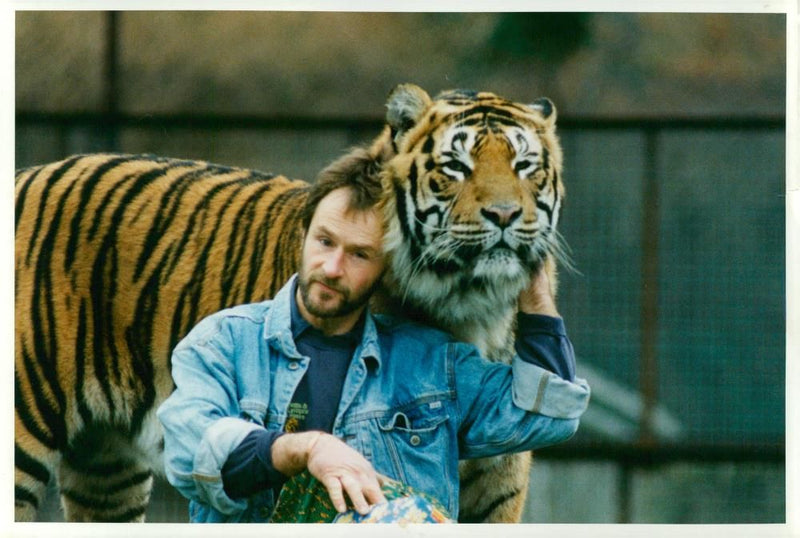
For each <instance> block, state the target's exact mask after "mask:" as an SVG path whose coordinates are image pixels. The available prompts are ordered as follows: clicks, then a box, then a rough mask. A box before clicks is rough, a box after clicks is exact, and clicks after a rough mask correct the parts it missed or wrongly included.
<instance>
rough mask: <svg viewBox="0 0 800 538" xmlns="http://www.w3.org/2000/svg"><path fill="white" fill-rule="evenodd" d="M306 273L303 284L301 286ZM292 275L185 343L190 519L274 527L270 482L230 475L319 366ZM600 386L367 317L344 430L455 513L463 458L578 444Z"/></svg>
mask: <svg viewBox="0 0 800 538" xmlns="http://www.w3.org/2000/svg"><path fill="white" fill-rule="evenodd" d="M294 278H296V277H293V280H294ZM292 282H293V281H290V282H289V283H288V284H287V285H286V286H284V288H282V289H281V291H280V292H279V293H278V294H277V295H276V296H275V298H274V300H272V301H265V302H262V303H258V304H249V305H242V306H237V307H234V308H230V309H227V310H223V311H221V312H218V313H216V314H214V315H212V316H210V317H208V318H206V319H204V320H203V321H201V322H200V323H199V324H198V325H197V326H196V327H195V328H194V329H193V330H192V331H191V332H190V333H189V335H188V336H187V337H186V338H184V339H183V340H182V341H181V342H180V343H179V344H178V346H177V347H176V348H175V350H174V352H173V355H172V375H173V378H174V381H175V385H176V387H177V388H176V390H175V391H174V392H173V393H172V395H171V396H170V397H169V398H168V399H167V400H166V401H165V402H164V404H162V405H161V407H160V408H159V410H158V417H159V419H160V420H161V423H162V424H163V426H164V429H165V443H164V451H165V454H164V461H165V466H166V475H167V479H168V480H169V482H170V483H171V484H172V485H173V486H175V487H176V488H177V489H178V490H179V491H180V492H181V493H182V494H183V495H184V496H186V497H187V498H189V499H190V500H191V502H190V519H191V520H192V521H193V522H223V521H230V522H237V521H238V522H257V521H268V519H269V516H270V515H271V513H272V510H273V508H274V501H275V499H273V494H272V491H271V489H270V488H265V489H264V490H263V491H261V492H259V493H257V494H256V495H253V496H252V497H249V498H247V499H232V498H230V497H228V496H227V495H226V494H225V491H224V489H223V484H222V478H221V469H222V467H223V465H224V464H225V461H226V460H227V458H228V455H229V454H230V453H231V452H233V450H234V449H236V447H237V446H238V445H239V444H240V443H241V442H242V440H243V439H244V438H245V437H246V436H247V435H248V434H249V433H250V432H251V431H253V430H254V429H257V428H266V429H267V430H281V429H282V428H283V426H284V423H285V421H286V419H287V409H288V406H289V403H290V401H291V399H292V395H293V393H294V390H295V388H296V387H297V385H298V383H299V382H300V379H301V378H302V376H303V374H304V372H305V370H306V368H307V366H308V362H309V360H310V359H309V358H308V357H304V356H301V355H300V353H299V352H298V351H297V349H296V347H295V344H294V341H293V340H292V337H291V335H292V332H291V321H290V319H291V316H290V291H289V290H290V289H291V287H292ZM588 400H589V387H588V385H587V384H586V382H585V381H584V380H582V379H576V380H575V382H574V383H570V382H568V381H566V380H563V379H561V378H560V377H558V376H557V375H556V374H553V373H551V372H548V371H547V370H544V369H543V368H540V367H539V366H536V365H533V364H530V363H527V362H524V361H522V360H521V359H519V357H516V358H515V359H514V360H513V362H512V364H511V365H506V364H501V363H495V362H490V361H489V360H487V359H485V358H483V357H481V356H480V354H479V352H478V350H477V349H476V348H475V347H474V346H472V345H469V344H464V343H459V342H456V341H454V340H453V339H452V337H450V336H449V335H447V334H445V333H443V332H441V331H438V330H435V329H431V328H428V327H424V326H421V325H419V324H416V323H413V322H410V321H408V320H400V319H397V318H391V317H386V316H380V315H372V314H370V313H369V312H368V313H367V315H366V319H365V323H364V332H363V337H362V340H361V343H360V345H359V346H358V347H357V349H356V352H355V355H354V358H353V361H352V362H351V364H350V368H349V370H348V373H347V377H346V379H345V382H344V387H343V390H342V398H341V401H340V405H339V409H338V412H337V415H336V419H335V423H334V427H333V432H332V433H333V435H335V436H337V437H339V438H340V439H342V440H343V441H344V442H346V443H347V444H348V445H350V446H351V447H353V448H354V449H355V450H357V451H359V452H360V453H361V454H363V455H364V456H365V457H366V458H367V459H368V460H369V461H370V462H372V464H373V466H374V467H375V469H376V470H377V471H378V472H379V473H381V474H384V475H387V476H390V477H392V478H395V479H397V480H400V481H402V482H404V483H406V484H408V485H410V486H412V487H414V488H417V489H419V490H421V491H425V492H426V493H428V494H430V495H432V496H434V497H435V498H437V499H438V500H439V501H440V502H442V503H443V505H444V506H446V507H447V508H448V509H449V511H450V513H452V514H457V513H458V494H459V492H458V488H459V480H458V460H459V459H467V458H478V457H487V456H494V455H498V454H502V453H507V452H518V451H524V450H531V449H535V448H540V447H543V446H547V445H552V444H555V443H558V442H561V441H564V440H566V439H568V438H569V437H571V436H572V435H573V434H574V433H575V431H576V429H577V427H578V418H579V417H580V416H581V414H582V413H583V412H584V410H585V409H586V407H587V405H588Z"/></svg>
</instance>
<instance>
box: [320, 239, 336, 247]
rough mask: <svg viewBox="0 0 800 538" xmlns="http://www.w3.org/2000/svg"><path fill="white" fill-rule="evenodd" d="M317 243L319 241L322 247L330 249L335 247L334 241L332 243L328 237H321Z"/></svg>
mask: <svg viewBox="0 0 800 538" xmlns="http://www.w3.org/2000/svg"><path fill="white" fill-rule="evenodd" d="M317 241H319V244H320V245H322V246H323V247H329V246H331V245H333V241H331V240H330V239H328V238H327V237H320V238H319V239H318V240H317Z"/></svg>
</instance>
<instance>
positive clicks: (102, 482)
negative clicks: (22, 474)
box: [58, 428, 153, 522]
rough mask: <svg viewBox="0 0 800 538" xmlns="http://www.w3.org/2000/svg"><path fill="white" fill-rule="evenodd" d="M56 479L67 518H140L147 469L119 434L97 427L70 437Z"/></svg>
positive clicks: (144, 506)
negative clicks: (73, 438) (68, 445)
mask: <svg viewBox="0 0 800 538" xmlns="http://www.w3.org/2000/svg"><path fill="white" fill-rule="evenodd" d="M58 485H59V491H60V494H61V505H62V507H63V509H64V518H65V519H66V520H67V521H105V522H143V521H144V520H145V511H146V510H147V504H148V502H149V500H150V492H151V490H152V487H153V471H152V469H151V468H150V466H149V465H148V463H147V462H146V460H144V459H143V458H141V457H139V456H138V455H137V454H136V453H134V452H133V451H132V450H131V445H130V442H126V441H125V438H124V436H123V434H121V433H118V432H114V431H109V430H108V429H102V428H101V429H95V430H93V431H85V432H83V433H82V434H80V435H79V436H78V437H77V438H76V439H75V440H74V441H73V442H72V443H70V448H69V450H68V451H67V453H66V454H65V455H64V458H63V459H62V460H61V465H60V467H59V475H58Z"/></svg>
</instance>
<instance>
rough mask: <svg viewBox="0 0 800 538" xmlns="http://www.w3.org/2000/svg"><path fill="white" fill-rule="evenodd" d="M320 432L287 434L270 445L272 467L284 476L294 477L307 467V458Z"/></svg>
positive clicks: (320, 434)
mask: <svg viewBox="0 0 800 538" xmlns="http://www.w3.org/2000/svg"><path fill="white" fill-rule="evenodd" d="M322 435H324V434H323V433H322V432H318V431H311V432H302V433H287V434H285V435H282V436H280V437H279V438H278V439H276V440H275V442H274V443H272V447H271V449H270V450H271V456H272V465H273V467H275V469H276V470H277V471H279V472H281V473H282V474H284V475H286V476H294V475H296V474H297V473H299V472H301V471H303V470H304V469H305V468H306V467H307V466H308V458H309V455H310V454H311V451H312V450H313V449H314V445H315V444H316V443H317V441H318V440H319V438H320V436H322Z"/></svg>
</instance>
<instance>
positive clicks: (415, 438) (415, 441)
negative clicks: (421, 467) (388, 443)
mask: <svg viewBox="0 0 800 538" xmlns="http://www.w3.org/2000/svg"><path fill="white" fill-rule="evenodd" d="M420 441H421V439H420V438H419V435H412V436H411V439H409V440H408V442H409V443H411V446H417V445H418V444H419V443H420Z"/></svg>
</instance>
